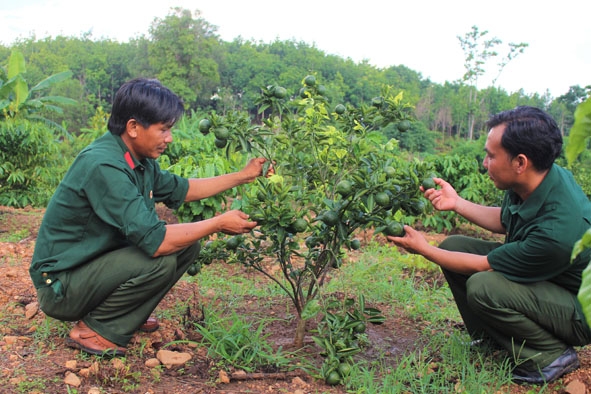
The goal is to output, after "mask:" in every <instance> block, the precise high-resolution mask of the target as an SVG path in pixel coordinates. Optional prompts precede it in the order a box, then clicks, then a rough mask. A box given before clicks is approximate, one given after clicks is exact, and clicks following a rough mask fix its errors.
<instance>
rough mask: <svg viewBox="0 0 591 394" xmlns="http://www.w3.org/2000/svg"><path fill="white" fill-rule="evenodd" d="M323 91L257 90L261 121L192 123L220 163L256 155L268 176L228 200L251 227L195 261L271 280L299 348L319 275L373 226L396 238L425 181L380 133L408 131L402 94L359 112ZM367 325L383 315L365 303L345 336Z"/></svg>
mask: <svg viewBox="0 0 591 394" xmlns="http://www.w3.org/2000/svg"><path fill="white" fill-rule="evenodd" d="M325 94H326V91H325V88H323V87H322V85H321V84H319V83H317V81H316V77H315V76H313V75H309V76H307V77H306V78H304V79H303V80H302V87H301V89H300V90H299V91H298V92H297V93H296V94H294V95H292V96H289V95H288V94H287V91H286V90H285V89H284V88H282V87H278V86H273V85H269V86H267V87H266V88H263V89H262V91H261V97H260V99H259V101H258V104H259V106H260V114H261V115H262V117H261V118H262V123H261V124H253V123H251V122H250V121H249V118H248V115H247V114H245V113H243V114H241V113H238V112H231V113H227V114H226V115H225V116H220V115H218V114H216V113H211V114H209V115H208V116H207V117H206V118H205V119H203V120H202V121H201V122H200V125H201V126H202V127H200V130H201V131H202V132H203V133H205V134H208V135H209V134H213V135H214V136H215V145H216V146H217V147H218V148H220V149H224V150H225V154H226V156H227V157H231V156H232V155H233V154H234V153H235V152H236V151H240V152H244V153H247V154H253V155H256V156H263V157H265V158H267V159H268V162H269V163H273V166H274V170H275V174H274V175H273V176H271V177H269V178H260V179H259V180H258V181H257V183H255V184H251V185H249V187H248V188H244V191H243V193H242V194H241V195H239V196H236V198H235V199H234V200H233V202H232V204H233V207H236V208H241V209H243V210H244V211H245V212H247V213H248V214H249V215H250V218H251V220H253V221H256V222H257V223H258V226H257V228H256V230H255V231H253V233H252V234H250V235H249V236H244V235H240V236H234V237H229V238H226V239H219V238H218V239H216V240H212V241H209V242H207V243H206V244H205V245H204V247H203V250H202V253H201V260H200V261H199V262H198V263H197V264H209V263H211V261H212V260H215V259H224V260H226V261H236V262H240V263H242V264H244V265H246V266H248V267H251V268H253V269H255V270H257V271H259V272H260V273H262V274H263V275H265V276H267V277H269V278H270V279H271V280H273V281H275V283H277V285H278V286H279V287H280V288H282V289H283V290H284V291H285V292H286V293H287V294H288V296H289V298H290V299H291V301H292V303H293V305H294V306H295V309H296V311H297V315H298V317H299V320H298V326H297V329H296V333H295V337H294V344H295V346H297V347H301V346H303V340H304V336H305V334H306V331H307V321H308V320H309V319H310V318H311V317H313V316H316V314H317V313H318V312H319V311H321V309H322V300H321V299H320V297H319V295H320V289H321V287H322V284H323V283H324V282H325V281H326V278H327V274H328V273H329V272H330V271H331V270H334V269H338V268H339V267H340V266H341V264H343V261H345V257H346V251H347V250H354V249H358V248H359V247H360V241H359V239H357V238H356V235H357V234H358V231H359V230H361V229H364V228H368V227H373V228H375V230H376V231H377V232H383V233H385V234H388V235H402V234H403V231H404V230H403V226H402V223H401V220H402V219H403V218H404V217H405V216H406V217H409V216H412V217H416V216H417V215H420V214H421V213H422V212H423V210H424V209H425V201H424V200H423V199H422V197H421V196H420V194H419V186H420V184H421V183H422V182H423V180H424V178H426V177H429V175H428V173H427V168H425V167H426V166H425V165H424V164H423V163H421V162H419V161H413V160H408V159H407V158H400V157H398V156H397V152H398V151H397V146H396V145H397V144H396V141H387V140H385V138H384V135H383V134H382V133H381V132H380V130H381V128H382V127H385V126H386V125H389V124H391V123H395V124H396V125H397V127H399V129H400V130H401V131H406V130H408V129H409V128H410V122H411V120H412V117H411V111H412V108H411V106H410V105H409V104H407V103H405V102H404V100H403V94H402V93H398V94H395V93H394V91H393V89H392V88H391V87H388V86H386V87H384V88H383V90H382V93H381V95H380V96H379V97H376V98H374V99H373V100H372V102H371V103H369V104H367V105H361V106H360V107H359V108H355V107H352V106H350V105H349V106H345V105H344V104H338V105H336V106H334V107H330V106H329V103H328V100H327V99H326V96H325ZM269 257H271V259H269ZM269 261H272V263H269ZM277 265H278V268H279V269H277ZM192 272H198V269H193V270H192ZM366 321H367V322H372V323H380V322H381V321H383V317H382V316H381V315H380V313H379V311H378V310H376V309H373V308H368V307H365V305H363V307H362V308H361V309H360V313H359V314H357V316H356V318H355V319H353V320H352V321H348V322H347V324H348V325H350V328H351V329H353V327H357V325H359V323H365V322H366ZM360 327H361V326H360Z"/></svg>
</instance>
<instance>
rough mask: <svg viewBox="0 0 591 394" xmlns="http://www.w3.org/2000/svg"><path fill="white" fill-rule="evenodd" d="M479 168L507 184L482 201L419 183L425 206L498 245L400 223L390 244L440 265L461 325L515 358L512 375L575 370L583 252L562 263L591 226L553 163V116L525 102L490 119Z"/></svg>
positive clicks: (585, 335) (590, 334)
mask: <svg viewBox="0 0 591 394" xmlns="http://www.w3.org/2000/svg"><path fill="white" fill-rule="evenodd" d="M488 128H489V130H490V131H489V134H488V138H487V140H486V144H485V152H486V156H485V158H484V163H483V165H484V167H485V168H486V169H487V171H488V174H489V176H490V178H491V179H492V181H493V182H494V184H495V186H496V187H497V188H499V189H501V190H505V191H506V192H505V196H504V199H503V202H502V205H501V207H500V208H499V207H486V206H482V205H477V204H474V203H471V202H469V201H467V200H465V199H463V198H461V197H459V196H458V194H457V193H456V191H455V190H454V189H453V187H452V186H451V185H450V184H449V183H447V182H445V181H444V180H442V179H440V178H434V180H435V183H436V185H437V186H438V187H436V188H431V189H428V190H424V189H422V191H423V192H424V195H425V197H426V198H428V199H429V200H430V201H431V203H432V204H433V207H434V208H435V209H437V210H441V211H454V212H456V213H458V214H459V215H461V216H463V217H464V218H466V219H467V220H469V221H470V222H472V223H474V224H476V225H478V226H480V227H482V228H484V229H487V230H490V231H492V232H495V233H499V234H505V242H504V243H498V242H489V241H482V240H477V239H472V238H469V237H464V236H450V237H448V238H446V239H445V240H444V241H443V242H442V243H441V245H439V247H436V246H433V245H430V244H429V243H428V242H427V241H426V240H425V238H424V237H423V236H422V235H421V234H420V233H419V232H417V231H415V230H414V229H412V228H411V227H408V226H406V227H405V231H406V234H405V236H404V237H388V238H389V240H390V241H392V242H394V243H395V244H396V245H398V246H401V247H403V248H405V249H407V250H409V251H411V252H413V253H418V254H421V255H423V256H424V257H425V258H427V259H429V260H430V261H432V262H434V263H436V264H438V265H439V266H441V268H442V271H443V273H444V275H445V277H446V279H447V282H448V284H449V286H450V289H451V291H452V294H453V296H454V299H455V301H456V304H457V306H458V309H459V311H460V314H461V316H462V318H463V320H464V323H465V325H466V328H467V330H468V332H469V334H470V335H471V337H472V338H473V339H475V340H484V341H492V343H493V344H496V345H500V346H501V347H502V348H504V349H506V350H507V351H508V352H509V353H510V355H511V356H512V357H513V360H514V362H515V369H514V370H513V381H515V382H518V383H533V384H543V383H544V382H551V381H553V380H555V379H557V378H559V377H561V376H562V375H564V374H565V373H568V372H571V371H573V370H575V369H577V368H578V367H579V360H578V357H577V353H576V351H575V350H574V349H573V346H582V345H586V344H588V343H590V342H591V331H590V330H589V327H588V325H587V323H586V320H585V316H584V315H583V312H582V309H581V305H580V304H579V302H578V300H577V293H578V290H579V287H580V285H581V274H582V271H583V270H584V268H585V267H586V266H587V264H588V262H589V259H590V253H589V250H587V251H586V252H584V253H582V254H580V255H579V256H578V257H577V258H576V259H575V260H574V261H573V262H572V263H571V261H570V257H571V252H572V249H573V246H574V244H575V242H576V241H577V240H579V239H580V238H581V236H582V235H583V233H585V231H587V230H588V229H589V227H591V203H590V202H589V200H588V199H587V197H586V195H585V194H584V192H583V191H582V190H581V188H580V187H579V185H577V184H576V182H575V181H574V179H573V177H572V174H571V173H570V172H568V171H567V170H565V169H563V168H561V167H559V166H558V165H556V164H555V163H554V161H555V159H556V158H557V157H558V155H559V154H560V152H561V149H562V136H561V134H560V130H559V128H558V126H557V125H556V122H555V121H554V120H553V119H552V118H551V117H550V116H549V115H548V114H546V113H545V112H543V111H541V110H539V109H537V108H533V107H517V108H515V109H513V110H510V111H505V112H501V113H499V114H497V115H495V116H492V117H491V118H490V119H489V121H488Z"/></svg>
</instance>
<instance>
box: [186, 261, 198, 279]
mask: <svg viewBox="0 0 591 394" xmlns="http://www.w3.org/2000/svg"><path fill="white" fill-rule="evenodd" d="M199 271H201V264H199V263H193V264H191V266H190V267H189V269H188V270H187V274H189V275H191V276H195V275H197V274H198V273H199Z"/></svg>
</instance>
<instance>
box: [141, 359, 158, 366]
mask: <svg viewBox="0 0 591 394" xmlns="http://www.w3.org/2000/svg"><path fill="white" fill-rule="evenodd" d="M144 364H145V365H146V367H148V368H154V367H157V366H159V365H160V360H158V359H157V358H149V359H147V360H146V362H145V363H144Z"/></svg>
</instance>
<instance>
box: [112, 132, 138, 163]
mask: <svg viewBox="0 0 591 394" xmlns="http://www.w3.org/2000/svg"><path fill="white" fill-rule="evenodd" d="M112 136H113V137H114V138H115V141H117V144H119V147H120V148H121V151H122V153H123V160H125V162H126V163H127V165H128V166H129V167H130V168H131V169H132V170H135V169H136V168H140V169H143V168H144V165H143V164H142V163H141V162H140V161H139V160H137V159H136V158H135V157H134V156H133V155H132V154H131V152H130V151H129V148H128V147H127V145H125V142H123V139H122V138H121V136H120V135H115V134H112Z"/></svg>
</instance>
